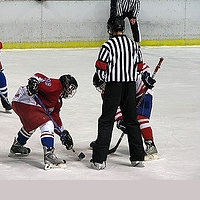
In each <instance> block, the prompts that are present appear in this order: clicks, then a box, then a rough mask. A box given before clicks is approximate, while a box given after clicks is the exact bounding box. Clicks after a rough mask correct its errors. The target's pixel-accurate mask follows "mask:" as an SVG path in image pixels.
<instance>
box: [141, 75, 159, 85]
mask: <svg viewBox="0 0 200 200" xmlns="http://www.w3.org/2000/svg"><path fill="white" fill-rule="evenodd" d="M142 81H143V83H144V84H145V86H146V87H147V88H148V89H152V88H153V87H154V83H156V80H155V79H153V78H151V77H150V73H148V72H144V73H143V74H142Z"/></svg>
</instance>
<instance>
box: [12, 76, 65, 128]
mask: <svg viewBox="0 0 200 200" xmlns="http://www.w3.org/2000/svg"><path fill="white" fill-rule="evenodd" d="M33 77H34V78H36V79H37V80H38V81H39V91H38V97H39V98H40V100H41V101H42V102H43V104H44V105H45V107H46V108H47V109H48V111H49V112H50V113H51V116H52V117H53V119H54V120H55V121H56V123H57V124H58V126H60V127H61V126H62V121H61V118H60V115H59V113H60V108H61V106H62V98H61V97H60V96H61V93H62V90H63V89H62V84H61V82H60V80H59V79H54V78H48V77H46V76H45V75H43V74H40V73H36V74H34V76H33ZM12 105H13V110H14V111H15V112H16V113H17V114H18V115H19V117H20V119H21V122H22V124H23V125H24V128H25V129H26V131H28V132H29V131H31V130H33V129H36V128H37V127H39V126H40V125H42V124H44V123H46V122H47V121H49V120H50V118H49V116H48V115H47V113H46V112H45V111H44V109H43V108H42V107H41V106H40V104H39V103H38V102H37V100H36V99H35V98H34V95H33V96H29V95H28V93H27V87H26V86H21V87H20V88H19V89H18V91H17V93H16V94H15V96H14V98H13V100H12Z"/></svg>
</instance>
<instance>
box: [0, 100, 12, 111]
mask: <svg viewBox="0 0 200 200" xmlns="http://www.w3.org/2000/svg"><path fill="white" fill-rule="evenodd" d="M1 103H2V105H3V107H4V109H5V113H9V114H11V113H12V105H11V103H10V102H9V101H8V98H6V97H5V99H4V98H1Z"/></svg>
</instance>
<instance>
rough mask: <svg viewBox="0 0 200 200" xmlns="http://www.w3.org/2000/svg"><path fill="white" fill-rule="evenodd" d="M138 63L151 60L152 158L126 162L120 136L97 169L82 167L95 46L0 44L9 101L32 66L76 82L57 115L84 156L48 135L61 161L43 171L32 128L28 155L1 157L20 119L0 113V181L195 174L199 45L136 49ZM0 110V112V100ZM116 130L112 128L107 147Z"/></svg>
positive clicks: (94, 109) (198, 170)
mask: <svg viewBox="0 0 200 200" xmlns="http://www.w3.org/2000/svg"><path fill="white" fill-rule="evenodd" d="M142 51H143V56H144V61H145V62H147V63H148V64H149V65H150V66H151V71H153V69H154V67H155V66H156V65H157V63H158V61H159V58H160V57H163V58H164V62H163V64H162V66H161V68H160V70H159V71H158V73H157V74H156V77H155V78H156V80H157V83H156V84H155V87H154V105H153V111H152V117H151V125H152V128H153V131H154V138H155V143H156V145H157V148H158V151H159V157H160V159H158V160H155V161H147V162H145V168H133V167H131V165H130V162H129V152H128V147H127V137H126V136H125V137H124V138H123V140H122V142H121V144H120V146H119V148H118V150H117V151H116V152H115V153H114V154H113V155H109V156H108V160H107V167H106V169H105V170H102V171H96V170H93V169H91V168H90V162H89V160H90V159H91V153H92V151H91V150H89V143H90V142H91V141H93V140H95V139H96V134H97V120H98V117H99V116H100V114H101V103H102V101H101V97H100V94H99V93H98V92H97V91H96V90H95V88H94V86H93V85H92V77H93V74H94V71H95V68H94V63H95V60H96V58H97V55H98V52H99V48H95V49H36V50H4V51H3V52H2V55H1V58H2V63H3V66H4V68H5V70H4V73H5V74H6V76H7V79H8V87H9V99H10V100H11V99H12V98H13V96H14V94H15V93H16V91H17V89H18V87H19V86H20V85H26V84H27V79H28V78H29V77H30V76H32V75H33V74H34V73H35V72H41V73H44V74H45V75H47V76H49V77H54V78H59V77H60V76H61V75H63V74H68V73H69V74H72V75H73V76H75V78H76V79H77V80H78V83H79V88H78V91H77V93H76V95H75V96H74V97H73V98H72V99H66V100H64V105H63V108H62V111H61V117H62V120H63V123H64V125H65V128H66V129H68V130H69V132H70V134H71V135H72V137H73V140H74V148H75V150H76V152H77V153H80V152H84V153H85V155H86V157H85V159H83V160H82V161H77V157H76V155H75V154H74V153H73V152H72V151H67V150H66V149H65V148H64V146H62V145H61V143H60V140H59V137H58V136H57V135H56V136H55V148H56V151H55V152H56V155H57V156H58V157H59V158H63V159H66V160H67V168H66V169H54V170H50V171H45V170H44V169H43V167H44V166H43V149H42V145H41V142H40V131H39V129H38V130H37V131H36V132H35V133H34V135H33V136H32V138H30V140H29V141H28V143H27V145H26V146H28V147H30V148H31V150H32V152H31V154H30V155H29V156H28V157H26V158H23V159H13V158H9V157H8V153H9V149H10V147H11V145H12V143H13V139H14V137H15V136H16V134H17V132H18V130H19V129H20V128H21V123H20V120H19V118H18V116H17V115H16V114H15V113H14V112H13V113H12V114H5V113H2V112H0V132H1V140H0V180H199V179H200V153H199V152H200V133H199V130H200V122H199V120H200V100H199V98H200V91H199V85H200V47H199V46H192V47H142ZM0 111H3V108H2V106H0ZM120 134H121V132H120V131H119V130H117V129H116V127H115V128H114V131H113V137H112V142H111V147H113V146H114V145H115V144H116V141H117V140H118V138H119V136H120Z"/></svg>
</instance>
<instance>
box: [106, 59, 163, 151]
mask: <svg viewBox="0 0 200 200" xmlns="http://www.w3.org/2000/svg"><path fill="white" fill-rule="evenodd" d="M163 60H164V58H160V60H159V62H158V64H157V66H156V68H155V69H154V72H153V74H152V76H151V77H152V78H154V77H155V75H156V73H157V72H158V70H159V68H160V66H161V64H162V62H163ZM147 90H148V88H146V89H145V91H144V92H143V93H142V96H141V97H140V100H139V102H138V104H137V106H136V109H137V108H138V107H139V106H140V104H141V103H142V101H143V99H144V97H145V95H146V92H147ZM124 135H125V133H124V132H122V134H121V135H120V137H119V139H118V141H117V143H116V145H115V146H114V147H113V148H112V149H109V150H108V154H111V153H114V152H115V151H116V150H117V148H118V146H119V144H120V143H121V141H122V139H123V137H124Z"/></svg>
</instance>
